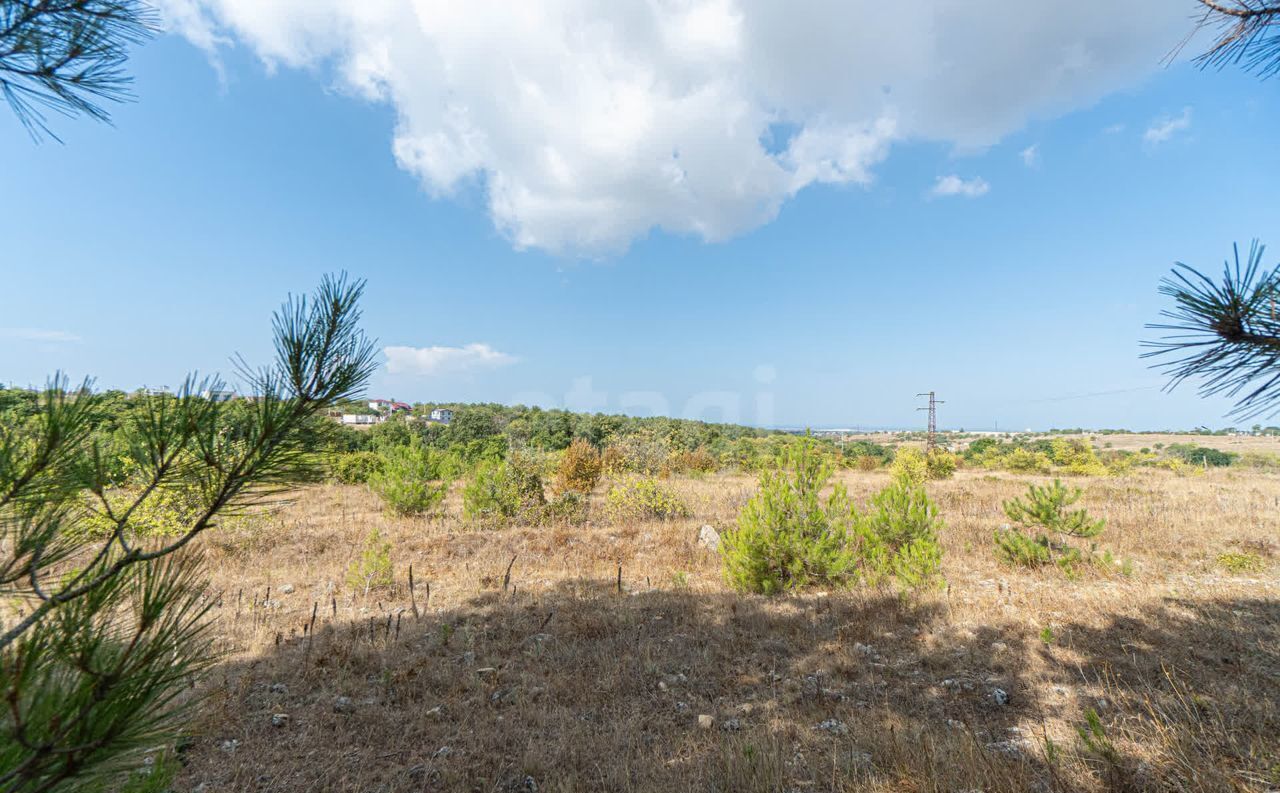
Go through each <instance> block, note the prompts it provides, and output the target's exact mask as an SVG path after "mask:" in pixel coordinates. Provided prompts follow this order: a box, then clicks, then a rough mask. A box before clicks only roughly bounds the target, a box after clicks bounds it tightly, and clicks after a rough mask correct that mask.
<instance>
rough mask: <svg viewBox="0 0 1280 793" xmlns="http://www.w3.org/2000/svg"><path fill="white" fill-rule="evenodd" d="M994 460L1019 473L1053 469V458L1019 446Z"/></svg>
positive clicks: (1040, 472) (1037, 472)
mask: <svg viewBox="0 0 1280 793" xmlns="http://www.w3.org/2000/svg"><path fill="white" fill-rule="evenodd" d="M996 461H997V463H1000V464H1003V466H1004V467H1005V468H1006V469H1008V470H1010V471H1013V472H1015V473H1020V474H1047V473H1049V472H1050V471H1052V470H1053V460H1051V459H1049V455H1047V454H1045V453H1044V452H1034V451H1031V450H1030V449H1023V448H1021V447H1019V448H1017V449H1014V450H1013V451H1011V452H1009V454H1007V455H1005V457H1004V458H1003V459H1000V458H998V457H997V458H996Z"/></svg>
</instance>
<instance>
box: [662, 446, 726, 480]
mask: <svg viewBox="0 0 1280 793" xmlns="http://www.w3.org/2000/svg"><path fill="white" fill-rule="evenodd" d="M667 467H668V468H669V469H671V470H672V471H677V472H679V473H683V474H709V473H713V472H715V471H717V470H719V468H720V463H719V461H718V460H716V457H715V455H714V454H712V453H711V452H709V451H707V450H706V449H704V448H702V447H701V446H699V447H698V448H696V449H694V450H693V451H684V452H680V453H679V454H673V455H672V456H671V459H670V460H668V461H667Z"/></svg>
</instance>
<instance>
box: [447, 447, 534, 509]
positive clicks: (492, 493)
mask: <svg viewBox="0 0 1280 793" xmlns="http://www.w3.org/2000/svg"><path fill="white" fill-rule="evenodd" d="M545 504H546V496H545V495H544V494H543V488H542V477H541V476H539V475H538V472H537V469H536V467H535V466H534V465H533V464H532V461H529V460H526V459H523V458H519V457H514V458H513V459H511V460H506V461H490V462H486V463H481V464H480V465H479V466H477V468H476V469H475V471H474V472H473V473H472V475H471V478H470V480H469V481H468V482H467V485H466V487H464V488H463V490H462V514H463V517H464V518H466V519H467V520H474V521H480V522H483V523H491V524H502V523H507V522H510V521H513V520H525V521H529V522H537V521H538V520H540V518H541V510H542V508H543V505H545Z"/></svg>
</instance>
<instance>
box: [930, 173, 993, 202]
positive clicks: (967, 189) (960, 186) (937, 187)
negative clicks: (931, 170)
mask: <svg viewBox="0 0 1280 793" xmlns="http://www.w3.org/2000/svg"><path fill="white" fill-rule="evenodd" d="M990 190H991V185H989V184H987V180H986V179H983V178H982V177H981V176H975V177H973V178H972V179H961V178H960V177H959V176H956V175H955V174H951V175H949V176H939V177H938V181H937V183H936V184H934V186H933V189H932V190H930V191H929V194H930V195H933V196H937V197H943V196H953V195H958V196H964V197H965V198H977V197H978V196H984V195H986V194H987V193H988V192H990Z"/></svg>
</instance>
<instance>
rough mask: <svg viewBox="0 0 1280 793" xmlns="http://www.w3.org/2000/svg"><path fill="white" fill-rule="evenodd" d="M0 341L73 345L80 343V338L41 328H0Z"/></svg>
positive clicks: (63, 331) (62, 331)
mask: <svg viewBox="0 0 1280 793" xmlns="http://www.w3.org/2000/svg"><path fill="white" fill-rule="evenodd" d="M0 339H13V340H15V341H36V342H50V343H55V344H74V343H75V342H78V341H80V337H79V336H77V335H76V334H74V333H70V332H68V331H65V330H44V329H43V328H0Z"/></svg>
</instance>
